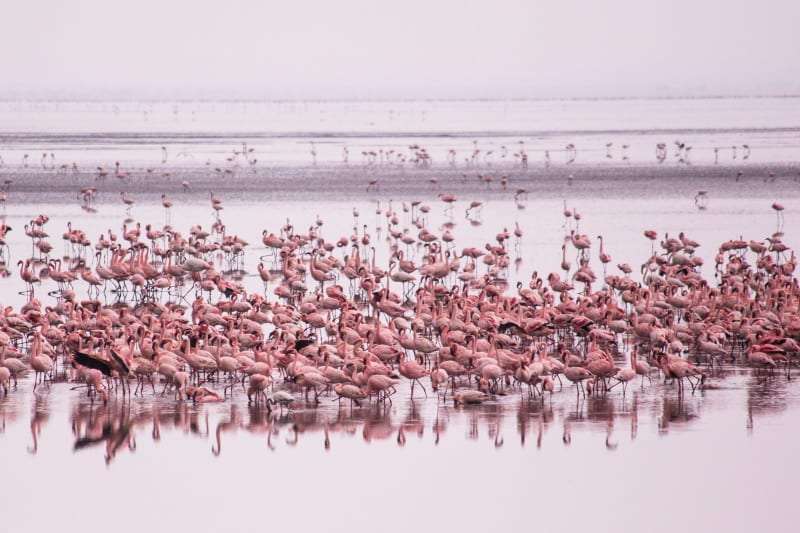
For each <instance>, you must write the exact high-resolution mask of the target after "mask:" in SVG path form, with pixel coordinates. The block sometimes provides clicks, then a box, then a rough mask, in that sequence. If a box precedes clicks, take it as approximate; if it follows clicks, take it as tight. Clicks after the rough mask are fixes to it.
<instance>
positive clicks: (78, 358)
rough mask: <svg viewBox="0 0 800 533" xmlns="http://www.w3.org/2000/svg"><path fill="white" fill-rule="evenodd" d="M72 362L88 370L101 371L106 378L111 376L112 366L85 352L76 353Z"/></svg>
mask: <svg viewBox="0 0 800 533" xmlns="http://www.w3.org/2000/svg"><path fill="white" fill-rule="evenodd" d="M72 360H73V361H74V362H75V363H78V364H79V365H83V366H85V367H86V368H93V369H95V370H99V371H100V372H102V373H103V374H104V375H106V376H111V365H110V364H109V363H107V362H105V361H101V360H100V359H98V358H96V357H92V356H91V355H89V354H86V353H83V352H75V354H73V356H72Z"/></svg>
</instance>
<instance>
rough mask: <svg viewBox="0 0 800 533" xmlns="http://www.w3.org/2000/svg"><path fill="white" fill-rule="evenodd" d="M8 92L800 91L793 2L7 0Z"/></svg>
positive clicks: (297, 96)
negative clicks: (757, 4) (132, 0)
mask: <svg viewBox="0 0 800 533" xmlns="http://www.w3.org/2000/svg"><path fill="white" fill-rule="evenodd" d="M9 4H10V5H9V6H8V7H7V12H8V13H10V14H11V16H10V17H9V19H11V20H13V23H10V24H8V27H7V28H4V31H3V32H2V33H0V46H2V47H3V49H4V50H6V51H13V53H8V52H7V53H6V54H3V56H2V57H0V69H2V72H3V76H4V79H5V80H4V84H3V86H2V88H0V98H3V99H28V100H31V99H32V100H37V99H55V100H64V99H67V100H69V99H73V100H74V99H90V100H112V99H120V100H136V99H145V100H170V99H179V100H197V99H209V100H211V99H213V100H220V99H222V100H414V99H430V100H437V99H447V100H459V99H554V98H568V99H582V98H652V97H659V98H679V97H721V96H722V97H724V96H733V97H739V96H789V95H797V94H800V60H798V58H797V56H796V52H797V50H800V35H798V34H797V32H795V31H794V28H793V24H794V21H796V20H800V4H797V3H792V2H786V1H779V0H774V1H768V2H765V3H764V4H765V5H763V6H762V7H763V8H762V9H758V10H753V11H751V10H749V9H748V7H749V5H750V4H749V3H747V2H745V1H742V0H740V1H733V2H722V1H718V0H709V1H705V2H701V3H697V2H692V1H690V0H676V1H674V2H671V3H669V4H668V5H664V4H663V3H659V2H655V1H650V0H641V1H636V0H618V1H612V2H606V3H604V4H600V3H597V4H590V5H584V3H582V2H578V1H577V0H566V1H562V2H557V1H555V0H552V1H551V0H548V1H538V2H537V1H530V2H529V1H525V0H498V1H497V2H492V3H491V4H484V3H481V2H475V1H457V0H442V1H440V2H436V3H427V2H424V1H422V0H408V1H406V2H403V3H389V2H384V3H376V2H366V1H362V0H341V1H340V2H337V3H335V4H334V3H319V4H317V3H314V2H301V3H297V4H292V5H284V4H274V5H271V3H270V2H255V1H249V0H233V1H231V2H228V3H226V4H225V6H224V8H221V7H219V4H216V3H212V2H190V1H188V0H175V1H173V2H169V3H164V4H162V3H161V2H158V1H156V0H142V1H141V2H138V3H136V4H135V5H133V4H129V3H124V2H113V1H102V0H78V1H75V2H69V3H61V2H56V1H53V0H31V1H27V2H23V1H19V0H11V2H9Z"/></svg>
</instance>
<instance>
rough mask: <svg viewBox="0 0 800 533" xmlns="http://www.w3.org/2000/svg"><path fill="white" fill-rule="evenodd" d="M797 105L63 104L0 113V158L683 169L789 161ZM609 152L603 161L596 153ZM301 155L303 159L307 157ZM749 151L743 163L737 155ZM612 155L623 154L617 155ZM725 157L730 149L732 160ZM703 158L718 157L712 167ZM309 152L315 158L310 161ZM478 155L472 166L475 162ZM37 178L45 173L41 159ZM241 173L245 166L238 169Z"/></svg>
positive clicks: (756, 101) (721, 101) (718, 101)
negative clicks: (243, 153)
mask: <svg viewBox="0 0 800 533" xmlns="http://www.w3.org/2000/svg"><path fill="white" fill-rule="evenodd" d="M798 131H800V98H798V97H786V98H710V99H702V98H699V99H681V98H677V99H662V100H658V99H655V100H653V99H620V100H604V99H599V100H509V101H491V100H476V101H384V102H324V101H323V102H270V101H266V102H262V101H251V102H202V101H199V102H192V101H185V102H163V101H162V102H157V101H152V102H149V101H144V102H113V101H102V102H72V101H63V102H59V101H47V102H41V101H32V102H24V101H21V102H20V101H12V102H7V101H6V102H2V101H0V156H2V157H3V158H4V160H5V163H6V165H7V166H9V167H14V168H17V167H18V166H20V165H21V164H22V161H23V155H24V154H26V153H27V154H29V156H30V159H29V163H30V165H31V166H32V167H34V168H38V167H40V162H41V154H42V153H47V154H50V153H54V154H55V155H56V159H55V163H56V165H61V164H68V165H71V164H72V163H73V162H75V163H77V164H78V166H79V167H81V168H82V169H86V167H89V168H92V166H93V165H96V164H104V165H113V163H114V162H115V161H121V162H122V164H123V165H125V166H126V167H131V168H135V167H138V166H140V165H153V164H154V163H155V162H160V160H161V158H162V152H161V146H167V147H168V153H167V161H166V163H167V165H168V166H170V165H173V166H174V165H177V166H180V165H204V164H206V163H207V162H210V163H211V164H213V165H218V164H224V162H225V159H226V158H227V157H231V155H232V152H233V151H234V150H241V149H242V145H243V143H245V144H246V146H247V148H248V149H252V150H253V152H252V153H251V155H250V157H248V160H252V159H257V160H258V162H257V163H256V166H258V167H264V166H269V165H294V166H296V165H305V164H310V163H312V161H315V162H317V163H319V164H325V163H333V162H336V163H339V162H342V161H343V157H344V154H343V151H344V148H345V147H346V148H347V149H348V151H349V155H348V160H349V162H350V163H351V164H361V163H364V162H365V161H367V159H368V158H367V157H366V156H364V155H363V152H369V151H375V160H376V161H378V162H381V161H382V162H387V161H390V162H392V163H394V164H399V163H398V159H397V157H398V155H404V156H406V157H407V158H411V157H412V154H413V150H409V149H408V147H409V146H410V145H414V144H419V145H421V146H422V147H424V148H426V149H427V151H428V153H429V154H430V156H431V158H432V160H433V162H435V163H439V164H445V163H447V162H448V161H449V154H448V152H449V150H454V151H455V156H454V159H453V164H454V165H456V166H459V167H463V168H476V167H483V168H485V167H491V166H492V165H495V166H497V165H503V164H511V163H515V162H516V163H518V162H519V159H518V158H516V157H515V155H514V154H515V153H517V152H519V150H520V149H521V148H524V150H525V151H526V152H527V153H528V156H529V163H530V165H532V166H533V165H543V164H544V158H545V151H548V152H549V153H550V157H551V162H552V164H563V163H565V162H566V161H568V160H569V159H570V157H571V156H570V155H568V154H567V153H566V151H565V147H566V146H567V145H568V144H570V143H571V144H574V145H575V146H576V148H577V150H578V153H577V155H576V157H575V161H574V162H575V163H577V164H592V165H614V164H620V163H624V164H642V163H648V164H655V163H656V159H655V156H654V154H655V145H656V144H657V143H660V142H663V143H666V144H667V145H668V146H669V148H670V155H669V158H668V160H669V161H674V160H676V158H675V157H674V156H673V154H672V151H673V149H674V148H675V146H674V142H675V141H681V142H684V143H686V144H687V145H690V146H692V148H693V150H692V154H691V156H690V157H689V160H690V161H692V162H694V163H696V164H709V163H713V162H714V161H715V160H716V161H717V162H719V163H720V164H722V163H741V162H743V161H745V162H747V161H749V162H755V163H764V162H775V161H796V160H797V151H798V148H800V140H798V139H799V138H798ZM609 142H610V143H613V146H611V148H610V149H607V148H606V143H609ZM312 143H313V146H312ZM743 144H747V145H749V146H750V148H751V150H750V151H749V152H748V153H747V157H745V155H746V153H745V150H744V149H743V147H742V145H743ZM623 145H628V147H627V148H625V149H623V148H622V146H623ZM734 146H736V147H737V149H736V150H735V151H734V148H733V147H734ZM714 148H718V149H719V152H718V153H717V155H716V156H715V153H714ZM312 149H313V150H314V151H315V152H316V155H315V156H312V154H311V151H312ZM475 149H477V150H479V152H478V153H477V154H475V157H473V154H474V150H475ZM47 163H48V165H49V164H50V163H52V161H50V159H49V155H48V161H47ZM245 166H246V165H245Z"/></svg>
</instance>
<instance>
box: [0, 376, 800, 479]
mask: <svg viewBox="0 0 800 533" xmlns="http://www.w3.org/2000/svg"><path fill="white" fill-rule="evenodd" d="M716 372H718V373H719V372H724V374H725V375H724V376H719V375H718V376H717V377H718V378H719V379H718V380H716V379H714V378H712V380H711V381H710V383H709V387H708V388H707V389H706V390H702V391H698V392H697V393H696V394H693V395H691V394H689V395H677V394H675V393H674V391H673V390H671V389H670V388H668V387H664V385H662V384H656V385H655V386H653V387H651V388H648V389H645V390H640V389H637V390H633V391H632V392H630V393H629V394H628V395H627V396H623V395H621V394H607V395H599V396H598V395H595V396H590V397H588V398H586V399H585V400H584V399H583V398H580V399H579V400H578V401H573V400H572V399H571V398H569V399H566V398H558V397H557V399H556V400H553V399H551V398H545V399H539V398H537V399H534V400H531V399H529V398H528V397H527V396H526V395H520V394H517V393H512V394H509V395H508V396H504V397H503V396H498V397H496V398H495V399H494V400H493V401H489V402H486V403H484V404H481V405H469V406H459V407H456V406H454V405H453V404H452V403H451V402H447V403H443V402H441V401H438V400H437V399H435V398H430V399H428V400H423V399H417V400H414V401H410V400H407V401H402V400H400V401H397V402H396V403H395V405H394V406H388V405H377V406H376V405H364V406H363V407H360V408H359V407H353V408H351V407H349V406H346V405H342V406H339V405H338V404H337V403H336V402H329V403H326V404H323V405H321V406H311V405H305V404H299V405H296V406H294V408H293V409H290V410H283V411H280V410H277V409H270V408H269V407H267V406H264V405H261V404H259V405H247V404H246V399H245V398H240V397H237V398H236V399H234V400H233V401H230V402H228V403H225V404H217V405H208V404H206V405H202V404H193V403H191V402H172V401H168V400H165V399H164V398H161V397H160V396H153V397H144V398H134V399H132V400H130V399H124V400H123V399H121V397H117V398H114V397H112V398H111V400H110V401H109V402H108V403H107V404H103V403H102V402H98V401H96V400H95V401H93V400H92V399H91V398H88V397H85V396H80V397H75V396H74V395H72V394H69V391H68V387H67V385H65V384H54V385H53V386H52V387H50V388H49V389H47V390H46V391H45V392H41V393H37V394H35V395H31V396H30V410H29V412H30V419H29V422H30V423H29V429H30V433H29V438H28V440H27V443H26V444H25V448H26V450H27V452H28V453H30V454H37V453H38V452H39V451H40V450H41V446H42V435H43V434H44V433H46V432H48V431H50V427H51V426H54V425H55V426H59V427H60V426H62V421H63V420H62V419H64V418H66V419H67V421H68V426H69V427H70V428H71V432H70V435H71V441H72V442H71V447H72V451H73V453H76V454H91V453H97V452H96V450H102V451H101V452H100V456H101V457H102V458H103V460H104V461H105V463H106V464H109V463H112V462H113V461H114V460H115V459H116V458H117V457H118V456H119V455H121V454H125V453H130V454H132V453H134V452H136V449H137V439H138V440H141V439H149V440H150V441H152V442H153V443H158V442H160V441H161V440H162V439H169V440H180V439H202V440H205V441H208V443H209V444H208V446H209V448H208V449H209V451H210V453H211V455H212V456H214V457H218V456H220V455H222V454H224V453H225V451H226V445H227V444H229V443H230V442H232V440H233V439H239V438H243V436H244V435H247V434H249V435H250V436H252V437H257V438H259V439H262V440H263V442H264V448H265V450H268V451H270V452H278V451H280V450H281V449H288V448H292V447H295V446H297V445H298V444H300V443H303V442H306V441H308V442H312V443H314V445H315V446H316V445H317V443H319V445H320V446H321V447H322V448H323V449H324V450H326V451H335V450H336V446H337V442H338V441H340V440H341V439H356V440H360V441H361V442H363V443H364V444H377V443H381V442H385V443H390V444H393V445H396V446H397V447H404V446H407V445H408V444H409V443H411V442H420V443H430V444H433V445H434V446H437V445H439V444H440V443H441V442H442V440H443V439H445V438H446V437H448V436H450V435H451V434H452V436H450V437H449V438H451V439H463V440H465V441H467V442H470V441H472V442H483V443H489V444H490V445H491V446H494V447H495V448H497V449H502V448H503V447H504V446H506V445H507V444H508V443H509V442H515V443H518V444H519V446H520V447H522V448H524V447H526V446H529V445H530V444H531V442H532V443H533V445H534V446H535V448H536V449H542V448H544V447H545V445H546V439H545V436H546V435H547V434H548V432H549V430H550V429H551V428H552V427H553V426H556V427H559V428H560V441H561V443H562V444H563V445H564V446H566V447H569V446H571V445H572V444H573V442H574V441H575V439H579V438H580V439H589V440H590V441H592V442H597V443H598V446H602V447H604V448H605V449H606V450H608V451H614V450H616V449H617V448H618V446H619V444H620V439H623V438H624V437H625V435H626V434H627V435H628V439H629V440H630V441H631V442H633V441H635V440H636V439H637V437H638V436H639V433H640V430H641V427H645V428H647V430H652V431H653V432H655V433H656V434H657V435H659V436H667V435H670V434H672V433H674V432H676V431H677V432H680V431H683V430H686V429H688V428H691V427H696V428H697V429H699V430H702V428H703V427H702V424H701V420H702V416H703V413H704V412H705V411H706V410H709V409H710V410H713V411H716V412H722V413H723V414H732V413H733V412H734V411H736V410H739V412H743V415H744V417H745V418H746V424H745V429H746V431H747V432H748V433H750V434H752V432H753V431H754V429H755V427H756V425H755V422H754V420H756V419H757V418H759V417H762V416H769V415H771V414H774V413H777V412H781V411H783V410H786V409H787V408H788V407H789V406H790V405H793V404H795V403H796V399H797V396H798V390H797V387H796V386H795V381H792V380H788V379H785V378H784V377H783V376H773V377H764V376H756V375H753V374H751V373H750V372H747V371H741V370H727V371H716ZM715 384H717V385H715ZM403 392H408V391H403ZM401 395H402V392H401ZM406 397H407V396H406ZM742 398H743V399H744V402H737V401H736V400H737V399H742ZM20 399H21V397H15V396H13V395H11V396H7V397H4V398H2V399H0V444H2V439H5V438H8V436H9V434H10V433H12V432H13V431H14V429H15V428H17V427H20V425H19V424H18V422H19V421H20V416H19V413H20V412H21V411H22V408H21V407H20V404H19V402H20ZM62 401H64V402H66V403H67V405H69V407H68V409H66V410H65V409H64V408H63V407H59V406H63V405H64V404H63V403H62ZM742 403H743V409H742V407H737V404H738V405H739V406H742ZM53 420H55V421H56V422H55V423H54V422H53ZM454 429H455V431H453V430H454ZM59 431H60V429H59ZM512 435H515V437H516V438H515V439H509V437H511V436H512ZM50 442H51V441H48V443H50ZM10 452H11V453H12V454H13V450H10Z"/></svg>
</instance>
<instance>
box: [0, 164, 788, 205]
mask: <svg viewBox="0 0 800 533" xmlns="http://www.w3.org/2000/svg"><path fill="white" fill-rule="evenodd" d="M740 172H741V176H740V177H738V178H737V175H738V174H739V173H740ZM164 173H168V174H169V175H168V176H167V175H163V174H164ZM479 176H484V177H486V176H490V177H491V181H487V180H485V179H481V178H480V177H479ZM503 176H506V177H507V186H506V189H505V190H503V187H502V185H501V178H502V177H503ZM0 180H11V181H12V182H11V183H10V184H9V189H8V191H9V200H8V201H9V202H13V201H14V200H15V199H22V200H24V199H26V197H28V196H33V195H42V194H44V195H45V197H50V196H54V195H55V196H61V197H64V195H66V197H64V198H63V200H64V201H68V202H75V201H76V200H75V198H76V196H75V195H76V194H77V193H78V191H79V190H80V189H81V188H85V187H95V188H97V190H98V193H99V196H100V198H99V199H98V200H99V201H102V197H103V196H104V195H105V194H114V195H118V194H119V193H120V192H123V191H125V192H128V193H131V194H136V195H141V196H142V197H143V198H147V197H148V196H153V197H160V195H161V194H185V195H188V196H194V195H196V194H199V193H200V194H203V195H206V194H208V191H210V190H213V191H214V192H216V193H220V194H222V193H229V195H230V196H232V197H234V198H235V197H236V196H237V195H238V196H242V195H249V194H256V195H258V196H259V197H261V198H269V199H286V200H291V199H297V200H311V199H316V198H324V199H332V197H338V198H341V199H351V198H375V199H377V198H385V197H390V196H392V195H394V196H395V197H420V198H423V199H425V198H435V197H436V196H437V195H438V194H440V193H448V194H454V195H455V196H457V197H460V196H462V195H469V196H471V197H473V198H474V197H478V198H482V197H486V198H498V197H501V198H502V197H508V198H509V199H511V197H513V195H514V192H515V191H516V190H517V189H525V190H526V191H527V193H528V196H529V198H530V197H531V196H536V197H541V198H561V197H564V196H569V197H575V196H578V197H581V196H597V197H637V198H647V197H653V198H655V197H675V198H684V197H686V196H687V195H692V196H693V195H694V194H696V193H697V192H698V191H700V190H706V191H708V193H709V194H710V195H712V196H716V197H742V196H747V197H764V198H772V197H782V198H785V197H797V196H800V162H798V163H773V164H755V163H748V164H746V165H697V166H686V165H681V166H676V165H670V166H658V165H633V164H631V165H614V164H608V165H590V164H585V165H580V164H577V165H570V166H564V165H559V166H551V167H550V168H548V169H545V168H544V167H543V166H541V165H537V166H532V167H531V168H529V169H528V170H522V169H520V168H519V166H513V165H506V166H501V165H495V166H492V167H479V168H453V167H449V166H432V167H430V168H413V167H397V166H389V165H386V166H379V165H372V166H364V165H349V166H348V165H343V164H332V165H317V166H311V165H306V166H275V167H267V166H264V167H258V168H256V169H255V171H253V170H251V169H248V168H239V169H238V170H235V171H232V172H231V173H217V172H215V171H214V170H211V169H209V167H207V166H201V165H195V166H180V167H177V166H167V167H161V168H158V167H157V168H156V169H155V171H154V172H153V173H151V174H148V173H146V172H145V171H144V170H138V169H131V175H130V177H129V178H125V179H120V178H117V177H115V176H114V173H113V171H111V172H109V174H108V176H107V177H105V178H101V179H98V177H97V174H94V173H86V172H81V173H78V174H72V173H71V172H67V173H63V172H58V171H42V170H41V169H25V170H23V169H9V168H8V167H6V168H4V169H0ZM373 180H377V183H376V184H375V185H373V186H372V187H370V190H367V188H368V186H369V184H370V182H371V181H373ZM434 180H435V181H434ZM184 181H186V182H187V183H188V184H189V189H188V190H186V189H184V187H183V185H182V183H183V182H184ZM40 200H41V199H40ZM115 200H116V198H115Z"/></svg>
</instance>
